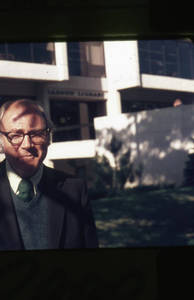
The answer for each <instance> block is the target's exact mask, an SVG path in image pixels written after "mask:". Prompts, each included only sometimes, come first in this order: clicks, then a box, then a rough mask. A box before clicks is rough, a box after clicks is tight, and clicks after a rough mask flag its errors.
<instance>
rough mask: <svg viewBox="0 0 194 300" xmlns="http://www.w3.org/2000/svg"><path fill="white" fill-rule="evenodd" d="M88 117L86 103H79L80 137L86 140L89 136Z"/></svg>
mask: <svg viewBox="0 0 194 300" xmlns="http://www.w3.org/2000/svg"><path fill="white" fill-rule="evenodd" d="M88 124H89V118H88V107H87V104H86V103H80V125H81V137H82V140H88V139H89V137H90V131H89V127H88V126H87V125H88Z"/></svg>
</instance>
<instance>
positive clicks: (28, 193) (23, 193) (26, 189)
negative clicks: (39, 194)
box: [17, 179, 34, 202]
mask: <svg viewBox="0 0 194 300" xmlns="http://www.w3.org/2000/svg"><path fill="white" fill-rule="evenodd" d="M33 196H34V190H33V184H32V182H31V181H30V180H28V179H22V180H21V182H20V184H19V186H18V194H17V197H18V198H19V199H20V200H23V201H24V202H29V201H30V200H32V198H33Z"/></svg>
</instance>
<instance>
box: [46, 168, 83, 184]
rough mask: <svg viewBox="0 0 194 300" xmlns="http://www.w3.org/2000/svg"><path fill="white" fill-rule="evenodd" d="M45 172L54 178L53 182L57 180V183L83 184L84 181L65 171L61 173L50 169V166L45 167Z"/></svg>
mask: <svg viewBox="0 0 194 300" xmlns="http://www.w3.org/2000/svg"><path fill="white" fill-rule="evenodd" d="M44 172H45V173H46V174H47V175H48V176H49V177H50V178H53V180H54V181H55V180H57V181H63V182H67V183H69V184H70V183H80V184H81V183H83V182H84V180H83V179H81V178H78V177H76V176H74V175H72V174H69V173H67V172H65V171H61V170H57V169H54V168H50V167H48V166H45V165H44Z"/></svg>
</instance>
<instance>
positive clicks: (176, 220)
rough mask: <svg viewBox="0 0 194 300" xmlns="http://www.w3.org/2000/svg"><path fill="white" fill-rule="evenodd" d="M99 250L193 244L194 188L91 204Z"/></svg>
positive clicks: (135, 194) (134, 194)
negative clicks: (100, 248) (103, 248)
mask: <svg viewBox="0 0 194 300" xmlns="http://www.w3.org/2000/svg"><path fill="white" fill-rule="evenodd" d="M92 207H93V212H94V217H95V221H96V227H97V232H98V238H99V244H100V247H141V246H182V245H194V187H184V188H168V189H156V190H147V191H145V190H144V191H141V190H139V191H138V190H136V191H133V190H131V191H130V192H128V193H127V194H126V196H118V197H112V198H103V199H97V200H93V201H92Z"/></svg>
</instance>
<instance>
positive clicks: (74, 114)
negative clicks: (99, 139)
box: [50, 100, 81, 142]
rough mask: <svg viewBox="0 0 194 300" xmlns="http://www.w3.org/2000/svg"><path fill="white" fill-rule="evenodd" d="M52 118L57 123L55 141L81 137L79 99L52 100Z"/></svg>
mask: <svg viewBox="0 0 194 300" xmlns="http://www.w3.org/2000/svg"><path fill="white" fill-rule="evenodd" d="M50 109H51V120H52V121H53V123H54V125H55V130H54V134H53V141H54V142H59V141H71V140H79V139H81V134H80V117H79V113H80V112H79V103H78V102H77V101H67V100H51V101H50Z"/></svg>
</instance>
